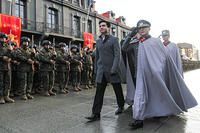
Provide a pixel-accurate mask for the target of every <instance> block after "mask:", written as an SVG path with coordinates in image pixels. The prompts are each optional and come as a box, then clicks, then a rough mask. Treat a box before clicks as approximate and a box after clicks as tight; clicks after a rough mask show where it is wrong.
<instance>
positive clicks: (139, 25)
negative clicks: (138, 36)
mask: <svg viewBox="0 0 200 133" xmlns="http://www.w3.org/2000/svg"><path fill="white" fill-rule="evenodd" d="M147 27H151V23H150V22H148V21H146V20H139V21H138V22H137V28H147Z"/></svg>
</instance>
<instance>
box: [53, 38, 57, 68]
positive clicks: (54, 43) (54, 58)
mask: <svg viewBox="0 0 200 133" xmlns="http://www.w3.org/2000/svg"><path fill="white" fill-rule="evenodd" d="M55 46H56V40H55V38H53V52H52V54H53V60H54V61H56V57H55V56H56V55H54V53H55V52H56V48H55ZM53 69H54V70H56V64H55V63H54V64H53Z"/></svg>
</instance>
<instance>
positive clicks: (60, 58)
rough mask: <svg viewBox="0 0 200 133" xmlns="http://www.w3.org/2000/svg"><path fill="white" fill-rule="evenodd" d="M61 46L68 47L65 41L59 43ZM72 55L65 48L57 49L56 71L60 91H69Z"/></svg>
mask: <svg viewBox="0 0 200 133" xmlns="http://www.w3.org/2000/svg"><path fill="white" fill-rule="evenodd" d="M59 45H60V47H66V44H65V43H62V42H61V43H59ZM69 71H70V56H69V54H68V53H67V52H66V51H65V49H61V48H60V49H59V50H57V58H56V72H57V80H58V82H59V88H60V93H64V94H65V93H68V90H67V86H68V82H69Z"/></svg>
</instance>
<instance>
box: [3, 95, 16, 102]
mask: <svg viewBox="0 0 200 133" xmlns="http://www.w3.org/2000/svg"><path fill="white" fill-rule="evenodd" d="M4 100H5V102H8V103H14V102H15V100H14V99H12V98H10V97H9V96H5V97H4Z"/></svg>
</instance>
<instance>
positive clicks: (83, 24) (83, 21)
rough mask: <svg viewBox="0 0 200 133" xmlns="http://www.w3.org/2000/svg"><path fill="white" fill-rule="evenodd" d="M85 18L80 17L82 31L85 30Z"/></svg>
mask: <svg viewBox="0 0 200 133" xmlns="http://www.w3.org/2000/svg"><path fill="white" fill-rule="evenodd" d="M85 30H86V29H85V18H83V19H82V31H83V32H85Z"/></svg>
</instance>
